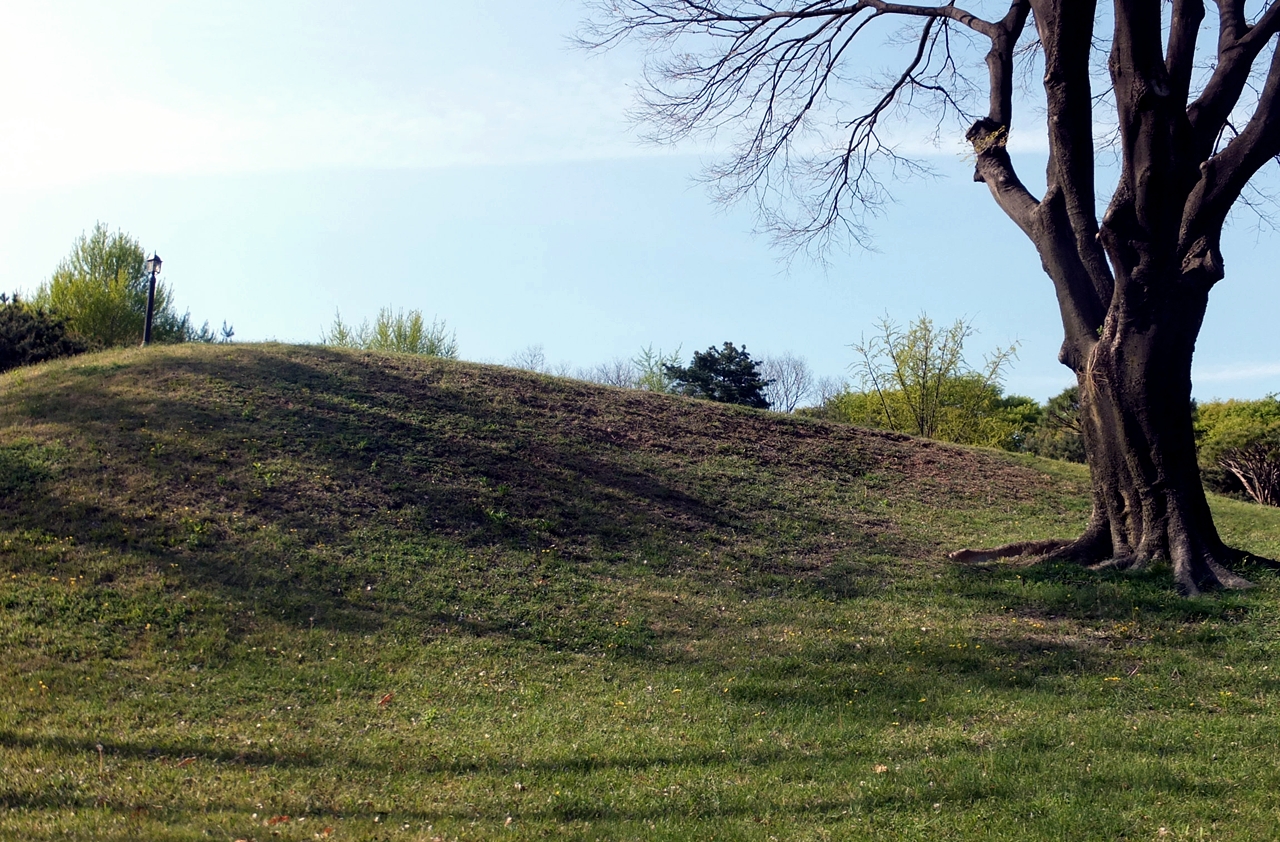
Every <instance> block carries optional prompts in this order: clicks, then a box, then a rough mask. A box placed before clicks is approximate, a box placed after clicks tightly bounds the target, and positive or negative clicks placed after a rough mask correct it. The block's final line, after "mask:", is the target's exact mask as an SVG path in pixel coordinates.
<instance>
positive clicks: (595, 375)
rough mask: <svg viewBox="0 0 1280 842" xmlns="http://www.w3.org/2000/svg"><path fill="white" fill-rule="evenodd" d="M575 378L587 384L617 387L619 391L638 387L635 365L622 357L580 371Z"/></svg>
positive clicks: (638, 379)
mask: <svg viewBox="0 0 1280 842" xmlns="http://www.w3.org/2000/svg"><path fill="white" fill-rule="evenodd" d="M576 376H577V378H578V379H579V380H586V381H587V382H589V383H599V384H601V385H603V386H617V387H619V388H621V389H637V388H639V385H640V374H639V372H637V371H636V367H635V364H634V363H632V362H631V360H624V359H623V358H622V357H614V358H613V359H611V360H609V361H608V362H606V363H600V364H599V365H597V366H595V367H594V368H589V369H586V370H580V371H579V372H578V374H577V375H576Z"/></svg>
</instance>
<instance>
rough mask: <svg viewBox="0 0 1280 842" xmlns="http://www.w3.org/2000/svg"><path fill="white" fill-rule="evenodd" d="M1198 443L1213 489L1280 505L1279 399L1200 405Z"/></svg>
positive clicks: (1204, 472)
mask: <svg viewBox="0 0 1280 842" xmlns="http://www.w3.org/2000/svg"><path fill="white" fill-rule="evenodd" d="M1196 440H1197V443H1198V445H1199V459H1200V473H1201V476H1202V477H1203V479H1204V483H1205V485H1206V486H1207V487H1209V488H1211V489H1213V490H1215V491H1219V492H1222V493H1227V494H1244V495H1247V496H1248V497H1250V498H1252V499H1253V500H1255V501H1257V502H1259V503H1264V504H1266V505H1269V506H1276V505H1280V400H1278V399H1277V398H1276V396H1275V395H1268V396H1267V397H1265V398H1262V399H1261V400H1256V401H1240V400H1228V401H1211V402H1209V403H1203V404H1200V405H1198V406H1197V407H1196Z"/></svg>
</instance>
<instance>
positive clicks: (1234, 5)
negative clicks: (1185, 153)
mask: <svg viewBox="0 0 1280 842" xmlns="http://www.w3.org/2000/svg"><path fill="white" fill-rule="evenodd" d="M1277 32H1280V3H1276V4H1273V5H1272V6H1271V7H1270V8H1269V9H1267V11H1266V12H1265V13H1264V14H1263V15H1262V17H1261V18H1260V19H1259V20H1258V22H1257V23H1256V24H1254V25H1253V26H1252V27H1251V26H1249V25H1248V24H1247V23H1246V22H1245V17H1244V2H1243V0H1218V62H1217V67H1216V68H1215V69H1214V71H1213V75H1212V76H1210V77H1209V81H1208V82H1207V83H1206V84H1205V87H1204V90H1203V91H1202V92H1201V94H1200V96H1199V97H1197V98H1196V100H1195V102H1193V103H1191V105H1190V106H1188V107H1187V119H1188V120H1189V121H1190V123H1191V130H1192V136H1193V139H1194V144H1195V155H1196V157H1197V158H1198V160H1201V161H1203V160H1205V159H1207V158H1208V157H1209V156H1210V155H1212V154H1213V150H1214V144H1215V143H1217V141H1218V137H1219V135H1220V134H1221V133H1222V129H1223V127H1224V126H1225V125H1226V123H1227V120H1228V119H1230V117H1231V112H1232V111H1233V110H1234V109H1235V107H1236V104H1237V103H1238V102H1239V101H1240V95H1241V94H1242V93H1243V92H1244V89H1245V87H1246V86H1247V85H1248V83H1249V73H1250V71H1251V70H1252V69H1253V63H1254V61H1255V60H1256V59H1257V58H1258V55H1259V54H1260V53H1261V52H1262V50H1263V48H1264V47H1266V45H1267V42H1268V41H1270V40H1271V38H1272V37H1273V36H1274V35H1275V34H1276V33H1277Z"/></svg>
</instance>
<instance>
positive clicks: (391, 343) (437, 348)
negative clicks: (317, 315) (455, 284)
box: [320, 307, 458, 360]
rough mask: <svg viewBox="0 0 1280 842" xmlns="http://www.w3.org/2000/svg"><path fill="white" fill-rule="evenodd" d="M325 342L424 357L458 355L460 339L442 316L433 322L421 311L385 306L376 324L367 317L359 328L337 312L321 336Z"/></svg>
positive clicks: (455, 357) (454, 357)
mask: <svg viewBox="0 0 1280 842" xmlns="http://www.w3.org/2000/svg"><path fill="white" fill-rule="evenodd" d="M320 342H321V343H322V344H324V345H336V346H338V347H340V348H361V349H363V350H365V351H386V352H391V353H397V354H418V355H419V356H423V357H445V358H447V359H451V360H456V359H457V358H458V338H457V334H456V332H454V331H451V330H449V328H448V325H446V324H445V322H444V321H443V320H441V319H432V320H431V323H430V324H427V322H426V320H424V319H423V318H422V311H421V310H410V311H409V312H407V313H406V312H405V311H404V310H393V309H392V308H390V307H383V308H382V309H381V310H379V311H378V318H377V319H376V320H374V322H373V324H369V321H368V320H367V319H366V320H365V321H364V322H362V323H361V324H360V326H359V327H357V328H352V327H351V326H350V325H348V324H347V323H346V322H344V321H342V313H341V312H338V313H335V314H334V317H333V324H332V325H330V326H329V329H328V330H327V331H326V332H325V333H324V335H322V336H321V337H320Z"/></svg>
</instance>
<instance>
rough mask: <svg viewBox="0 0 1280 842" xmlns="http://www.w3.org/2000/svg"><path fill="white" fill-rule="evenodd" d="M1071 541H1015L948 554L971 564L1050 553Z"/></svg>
mask: <svg viewBox="0 0 1280 842" xmlns="http://www.w3.org/2000/svg"><path fill="white" fill-rule="evenodd" d="M1071 543H1073V542H1071V541H1015V542H1014V543H1012V544H1005V545H1004V546H1000V547H992V548H990V549H986V550H970V549H964V550H956V551H955V552H953V553H951V554H950V555H948V556H947V558H949V559H951V560H952V561H960V562H966V563H969V564H977V563H980V562H983V561H993V560H995V559H997V558H1015V557H1017V556H1022V555H1049V554H1053V553H1056V552H1058V551H1059V550H1061V549H1062V548H1063V547H1065V546H1067V545H1069V544H1071Z"/></svg>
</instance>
